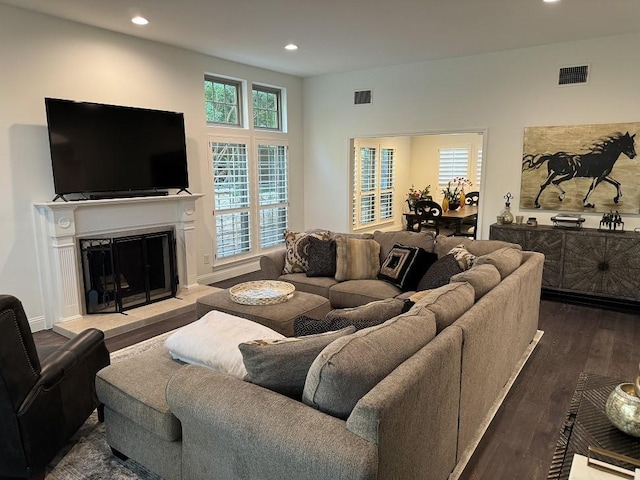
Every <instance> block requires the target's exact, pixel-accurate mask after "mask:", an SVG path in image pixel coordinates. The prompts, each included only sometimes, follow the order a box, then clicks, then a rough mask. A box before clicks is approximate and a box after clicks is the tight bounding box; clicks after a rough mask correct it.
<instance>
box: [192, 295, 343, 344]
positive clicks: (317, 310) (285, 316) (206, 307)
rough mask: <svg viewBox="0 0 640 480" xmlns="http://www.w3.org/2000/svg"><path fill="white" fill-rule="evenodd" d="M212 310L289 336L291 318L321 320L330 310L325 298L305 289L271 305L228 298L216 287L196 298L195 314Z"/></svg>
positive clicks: (199, 314)
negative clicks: (210, 292)
mask: <svg viewBox="0 0 640 480" xmlns="http://www.w3.org/2000/svg"><path fill="white" fill-rule="evenodd" d="M212 310H218V311H219V312H225V313H230V314H232V315H237V316H238V317H242V318H246V319H248V320H253V321H254V322H257V323H260V324H262V325H264V326H266V327H269V328H271V329H273V330H275V331H276V332H278V333H281V334H282V335H284V336H286V337H292V336H293V320H294V319H295V318H296V317H298V316H300V315H306V316H308V317H311V318H315V319H317V320H322V319H323V318H324V317H325V315H326V314H327V313H329V311H330V310H331V304H330V303H329V300H328V299H326V298H324V297H321V296H320V295H314V294H313V293H306V292H298V291H295V292H293V296H292V297H291V298H290V299H289V300H287V301H286V302H283V303H276V304H274V305H242V304H240V303H236V302H234V301H233V300H231V296H230V295H229V290H220V291H217V292H214V293H212V294H210V295H207V296H204V297H201V298H199V299H198V300H197V302H196V315H197V316H198V318H201V317H202V316H204V315H205V314H207V313H208V312H210V311H212Z"/></svg>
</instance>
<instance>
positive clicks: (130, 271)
mask: <svg viewBox="0 0 640 480" xmlns="http://www.w3.org/2000/svg"><path fill="white" fill-rule="evenodd" d="M80 252H81V254H82V271H83V279H84V293H85V305H86V311H87V313H109V312H122V311H124V310H127V309H130V308H134V307H139V306H141V305H147V304H149V303H153V302H156V301H159V300H164V299H166V298H171V297H175V295H176V291H177V286H178V279H177V276H176V274H175V252H176V249H175V241H174V236H173V231H165V232H158V233H149V234H144V235H132V236H128V237H117V238H83V239H80Z"/></svg>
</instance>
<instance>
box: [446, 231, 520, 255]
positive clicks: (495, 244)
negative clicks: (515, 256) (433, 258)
mask: <svg viewBox="0 0 640 480" xmlns="http://www.w3.org/2000/svg"><path fill="white" fill-rule="evenodd" d="M460 244H462V245H464V246H465V248H466V249H467V250H469V252H471V253H472V254H473V255H476V256H480V255H484V254H486V253H491V252H493V251H494V250H498V249H499V248H503V247H512V248H515V249H517V250H522V247H521V246H520V245H518V244H517V243H509V242H503V241H502V240H474V239H472V238H464V237H447V236H444V235H438V236H437V237H436V244H435V246H434V249H433V251H434V252H435V253H436V254H437V255H438V258H440V257H444V256H445V255H446V254H447V253H449V250H451V249H452V248H453V247H455V246H457V245H460Z"/></svg>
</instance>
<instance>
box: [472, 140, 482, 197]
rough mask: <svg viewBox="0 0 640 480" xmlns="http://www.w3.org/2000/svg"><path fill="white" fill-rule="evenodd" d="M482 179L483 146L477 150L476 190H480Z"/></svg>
mask: <svg viewBox="0 0 640 480" xmlns="http://www.w3.org/2000/svg"><path fill="white" fill-rule="evenodd" d="M481 180H482V147H478V149H477V150H476V181H475V186H476V188H474V190H480V181H481Z"/></svg>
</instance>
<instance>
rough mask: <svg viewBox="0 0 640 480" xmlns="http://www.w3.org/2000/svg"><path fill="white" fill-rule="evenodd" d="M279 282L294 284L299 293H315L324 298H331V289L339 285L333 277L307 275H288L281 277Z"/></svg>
mask: <svg viewBox="0 0 640 480" xmlns="http://www.w3.org/2000/svg"><path fill="white" fill-rule="evenodd" d="M278 280H282V281H283V282H289V283H291V284H293V286H294V287H296V291H297V292H307V293H313V294H315V295H320V296H321V297H324V298H329V289H330V288H331V287H333V286H334V285H336V284H337V283H338V282H337V281H336V279H335V278H333V277H308V276H307V274H306V273H288V274H286V275H280V277H279V278H278Z"/></svg>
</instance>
